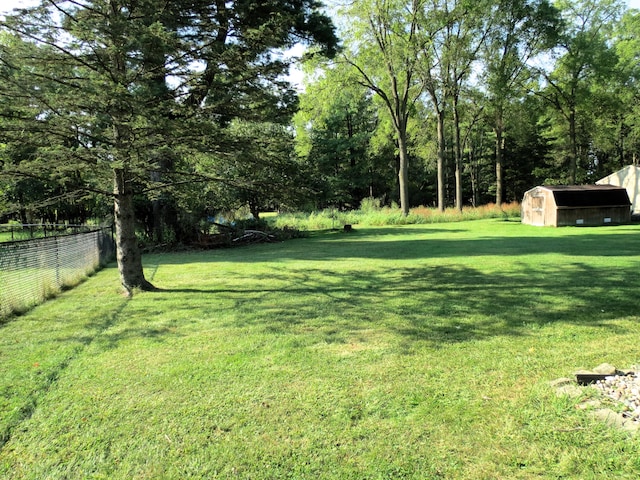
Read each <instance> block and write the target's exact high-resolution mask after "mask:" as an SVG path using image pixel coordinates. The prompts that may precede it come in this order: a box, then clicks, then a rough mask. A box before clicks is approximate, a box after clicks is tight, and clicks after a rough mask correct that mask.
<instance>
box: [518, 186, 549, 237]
mask: <svg viewBox="0 0 640 480" xmlns="http://www.w3.org/2000/svg"><path fill="white" fill-rule="evenodd" d="M549 193H550V192H549V191H547V190H545V189H544V188H540V187H535V188H532V189H531V190H528V191H526V192H525V194H524V197H523V198H522V205H521V207H520V217H521V221H522V223H524V224H527V225H534V226H537V227H543V226H545V225H548V222H549V221H550V220H551V221H552V222H554V223H555V214H554V215H553V218H552V219H549V218H547V217H548V211H549V205H551V210H552V211H555V203H554V202H553V196H549Z"/></svg>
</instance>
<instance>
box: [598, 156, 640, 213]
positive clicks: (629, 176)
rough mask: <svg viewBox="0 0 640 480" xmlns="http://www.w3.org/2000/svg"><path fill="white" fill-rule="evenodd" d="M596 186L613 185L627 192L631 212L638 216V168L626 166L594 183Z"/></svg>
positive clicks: (639, 185) (639, 177)
mask: <svg viewBox="0 0 640 480" xmlns="http://www.w3.org/2000/svg"><path fill="white" fill-rule="evenodd" d="M596 184H598V185H615V186H617V187H623V188H625V189H626V190H627V194H628V195H629V200H630V201H631V212H632V213H633V214H640V167H636V166H635V165H628V166H626V167H624V168H623V169H622V170H618V171H617V172H615V173H612V174H611V175H608V176H606V177H604V178H602V179H600V180H598V181H597V182H596Z"/></svg>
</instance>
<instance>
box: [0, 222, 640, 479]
mask: <svg viewBox="0 0 640 480" xmlns="http://www.w3.org/2000/svg"><path fill="white" fill-rule="evenodd" d="M145 265H146V272H147V277H148V278H149V279H150V280H152V281H153V283H154V284H155V285H156V286H158V287H160V288H162V289H163V291H159V292H153V293H139V294H137V295H135V296H134V297H133V299H131V300H127V299H126V298H124V297H122V296H120V295H119V293H118V285H117V283H118V281H117V271H116V269H115V268H107V269H105V270H103V271H101V272H99V273H98V274H96V275H95V276H93V277H92V278H90V279H89V280H88V281H86V282H84V283H83V284H82V285H80V286H79V287H77V288H76V289H74V290H72V291H68V292H65V293H63V294H62V295H60V296H59V297H58V298H57V299H56V300H54V301H51V302H48V303H46V304H44V305H42V306H40V307H37V308H35V309H33V310H32V311H30V312H29V313H27V314H25V315H23V316H20V317H16V318H13V319H11V320H10V321H8V322H6V323H4V324H2V325H0V446H1V447H0V477H1V478H10V479H23V478H28V479H38V480H40V479H63V478H64V479H188V478H193V479H201V478H207V479H209V478H221V479H226V478H242V479H280V478H292V479H302V478H305V479H318V478H321V479H397V478H413V479H431V478H433V479H437V478H446V479H496V478H504V479H514V478H515V479H528V478H579V479H591V478H593V479H602V478H616V479H618V478H620V479H622V478H629V479H636V478H638V474H639V472H640V438H638V437H632V436H630V435H629V434H628V433H626V432H624V431H621V430H617V429H615V428H613V427H608V426H606V425H604V424H602V423H600V422H598V421H596V420H593V419H592V418H591V416H589V414H588V412H585V411H583V410H580V409H577V408H575V407H576V404H577V403H578V401H579V399H571V398H567V397H557V396H556V394H555V392H554V391H553V390H552V389H551V388H550V387H549V385H548V382H549V381H550V380H553V379H556V378H558V377H562V376H571V375H572V373H573V372H574V371H575V370H577V369H578V368H581V367H593V366H595V365H597V364H599V363H602V362H609V363H612V364H614V365H616V366H619V367H621V368H626V367H630V366H632V365H634V364H637V363H640V352H639V350H638V345H639V344H640V329H639V328H638V319H639V317H638V300H637V295H638V292H639V291H640V276H639V275H638V272H639V270H640V226H638V225H633V226H620V227H606V228H605V227H602V228H562V229H550V228H536V227H529V226H525V225H521V224H520V223H517V222H506V221H500V220H483V221H475V222H461V223H449V224H430V225H420V226H415V225H414V226H405V227H395V228H363V227H362V228H358V227H357V226H356V230H355V231H354V232H352V233H350V234H347V233H343V232H323V233H314V234H312V236H311V237H310V238H307V239H298V240H291V241H288V242H285V243H281V244H268V245H257V246H252V247H246V248H238V249H232V250H217V251H206V252H194V253H180V254H170V255H153V256H147V257H145ZM585 395H590V394H589V393H588V392H586V393H585Z"/></svg>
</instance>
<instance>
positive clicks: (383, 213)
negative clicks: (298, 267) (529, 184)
mask: <svg viewBox="0 0 640 480" xmlns="http://www.w3.org/2000/svg"><path fill="white" fill-rule="evenodd" d="M519 216H520V204H519V203H517V202H514V203H511V204H503V205H501V206H499V207H498V206H496V205H494V204H489V205H485V206H482V207H477V208H476V207H464V208H463V209H462V211H460V210H459V209H455V208H448V209H446V210H445V211H444V212H441V211H440V210H438V209H436V208H426V207H417V208H412V209H411V211H410V212H409V215H403V213H402V211H401V210H400V209H398V207H397V206H396V207H381V206H380V201H379V199H374V198H368V199H365V200H364V201H363V203H362V205H361V206H360V209H359V210H348V211H341V210H338V209H335V208H329V209H325V210H321V211H316V212H312V213H310V214H303V213H280V214H278V215H277V216H275V217H271V218H269V219H268V221H269V222H270V223H272V224H273V225H275V226H278V227H293V228H297V229H300V230H326V229H340V230H341V229H342V228H343V226H344V225H347V224H349V225H353V226H354V227H367V226H388V225H420V224H426V223H449V222H460V221H465V220H480V219H487V218H503V219H513V218H517V217H519Z"/></svg>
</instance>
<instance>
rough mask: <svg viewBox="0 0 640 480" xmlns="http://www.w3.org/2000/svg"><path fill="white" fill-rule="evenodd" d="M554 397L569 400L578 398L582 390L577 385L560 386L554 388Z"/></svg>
mask: <svg viewBox="0 0 640 480" xmlns="http://www.w3.org/2000/svg"><path fill="white" fill-rule="evenodd" d="M556 395H558V396H559V397H561V396H567V397H570V398H578V397H579V396H580V395H582V389H581V388H580V387H579V386H577V385H562V386H561V387H558V388H556Z"/></svg>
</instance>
